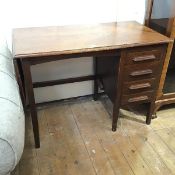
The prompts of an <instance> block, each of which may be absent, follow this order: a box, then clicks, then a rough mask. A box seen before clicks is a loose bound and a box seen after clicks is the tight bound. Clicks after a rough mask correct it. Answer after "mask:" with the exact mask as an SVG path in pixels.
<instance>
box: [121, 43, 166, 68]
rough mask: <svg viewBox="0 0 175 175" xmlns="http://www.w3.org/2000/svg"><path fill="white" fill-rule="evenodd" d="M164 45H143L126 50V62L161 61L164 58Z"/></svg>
mask: <svg viewBox="0 0 175 175" xmlns="http://www.w3.org/2000/svg"><path fill="white" fill-rule="evenodd" d="M162 49H163V48H162V47H160V46H152V47H143V48H142V47H141V48H137V49H131V50H129V51H126V57H125V61H124V64H126V65H128V64H130V65H131V64H140V63H150V62H154V61H160V60H161V59H162Z"/></svg>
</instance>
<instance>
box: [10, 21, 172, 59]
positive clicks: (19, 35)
mask: <svg viewBox="0 0 175 175" xmlns="http://www.w3.org/2000/svg"><path fill="white" fill-rule="evenodd" d="M170 41H171V40H170V39H169V38H167V37H165V36H163V35H161V34H159V33H157V32H155V31H153V30H151V29H149V28H147V27H145V26H143V25H141V24H139V23H137V22H134V21H132V22H119V23H104V24H93V25H74V26H57V27H56V26H55V27H34V28H18V29H14V30H13V56H14V57H15V58H19V57H20V58H25V57H37V56H48V55H49V56H51V55H59V54H73V53H84V52H92V51H104V50H110V49H121V48H129V47H136V46H144V45H152V44H158V43H168V42H170Z"/></svg>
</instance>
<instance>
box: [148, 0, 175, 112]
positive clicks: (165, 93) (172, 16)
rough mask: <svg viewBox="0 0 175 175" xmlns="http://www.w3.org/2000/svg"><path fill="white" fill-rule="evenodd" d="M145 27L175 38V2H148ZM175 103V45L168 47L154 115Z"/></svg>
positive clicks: (171, 0)
mask: <svg viewBox="0 0 175 175" xmlns="http://www.w3.org/2000/svg"><path fill="white" fill-rule="evenodd" d="M147 2H148V4H147V11H146V18H145V25H146V26H148V27H150V28H152V29H154V30H156V31H158V32H160V33H161V34H164V35H166V36H168V37H170V38H171V39H172V40H174V38H175V1H174V0H170V1H164V0H147ZM172 103H175V45H174V44H173V43H172V42H171V43H169V45H168V50H167V54H166V61H165V64H164V66H163V71H162V75H161V80H160V83H159V89H158V93H157V97H156V101H155V108H154V113H156V111H157V110H158V109H159V108H160V107H161V106H163V105H167V104H172Z"/></svg>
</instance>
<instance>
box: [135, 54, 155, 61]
mask: <svg viewBox="0 0 175 175" xmlns="http://www.w3.org/2000/svg"><path fill="white" fill-rule="evenodd" d="M155 59H156V57H155V55H147V56H140V57H135V58H133V61H134V62H140V61H147V60H155Z"/></svg>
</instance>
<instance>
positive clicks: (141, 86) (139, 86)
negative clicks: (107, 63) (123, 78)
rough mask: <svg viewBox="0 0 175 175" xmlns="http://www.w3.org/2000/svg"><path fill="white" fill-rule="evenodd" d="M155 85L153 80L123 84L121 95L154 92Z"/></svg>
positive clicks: (155, 82)
mask: <svg viewBox="0 0 175 175" xmlns="http://www.w3.org/2000/svg"><path fill="white" fill-rule="evenodd" d="M156 85H157V80H156V79H155V78H151V79H146V80H139V81H131V82H126V83H124V84H123V92H122V93H123V94H127V95H128V94H135V93H140V92H143V91H151V90H155V89H156Z"/></svg>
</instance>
